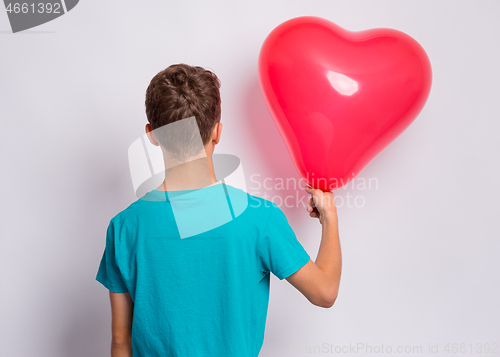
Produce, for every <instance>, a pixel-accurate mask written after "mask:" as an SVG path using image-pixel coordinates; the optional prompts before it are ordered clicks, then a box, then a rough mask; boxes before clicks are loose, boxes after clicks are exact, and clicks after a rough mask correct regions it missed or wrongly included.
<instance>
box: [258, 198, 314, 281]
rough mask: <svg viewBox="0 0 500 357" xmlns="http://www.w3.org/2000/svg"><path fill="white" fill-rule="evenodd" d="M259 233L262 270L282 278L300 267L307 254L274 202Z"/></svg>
mask: <svg viewBox="0 0 500 357" xmlns="http://www.w3.org/2000/svg"><path fill="white" fill-rule="evenodd" d="M271 206H272V207H271V213H270V214H269V218H268V219H267V223H266V225H265V228H264V230H263V232H262V233H261V235H260V236H259V243H258V247H259V258H260V262H261V268H262V271H263V272H272V273H273V274H274V275H276V277H278V279H280V280H283V279H285V278H287V277H289V276H290V275H292V274H293V273H295V272H296V271H297V270H299V269H300V268H302V267H303V266H304V265H305V264H306V263H307V262H308V261H309V260H310V257H309V254H307V252H306V251H305V249H304V247H302V245H301V244H300V242H299V241H298V240H297V237H296V236H295V232H294V231H293V229H292V227H290V224H289V223H288V220H287V218H286V216H285V214H284V213H283V212H282V211H281V209H280V208H279V207H278V206H277V205H276V204H275V203H272V205H271Z"/></svg>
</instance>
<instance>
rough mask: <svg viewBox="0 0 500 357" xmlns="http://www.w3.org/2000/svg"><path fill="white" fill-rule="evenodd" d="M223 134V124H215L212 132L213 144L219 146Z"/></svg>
mask: <svg viewBox="0 0 500 357" xmlns="http://www.w3.org/2000/svg"><path fill="white" fill-rule="evenodd" d="M221 132H222V123H215V126H214V130H213V131H212V142H213V143H214V145H217V144H218V143H219V141H220V135H221Z"/></svg>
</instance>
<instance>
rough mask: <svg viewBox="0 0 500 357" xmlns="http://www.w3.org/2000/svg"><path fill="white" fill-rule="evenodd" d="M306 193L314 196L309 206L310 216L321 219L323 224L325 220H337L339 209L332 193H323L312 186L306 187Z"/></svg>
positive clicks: (320, 221)
mask: <svg viewBox="0 0 500 357" xmlns="http://www.w3.org/2000/svg"><path fill="white" fill-rule="evenodd" d="M305 191H306V192H307V193H310V194H311V195H312V197H311V198H310V199H309V201H308V206H307V212H309V216H311V217H316V218H319V223H321V224H323V222H324V221H325V219H328V220H329V219H337V207H336V206H335V199H334V197H333V193H332V192H323V191H321V190H318V189H316V188H312V187H310V186H306V188H305Z"/></svg>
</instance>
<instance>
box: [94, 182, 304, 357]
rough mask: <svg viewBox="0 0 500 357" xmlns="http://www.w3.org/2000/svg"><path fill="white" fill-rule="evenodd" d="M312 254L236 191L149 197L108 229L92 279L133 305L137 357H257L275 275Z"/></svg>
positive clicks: (263, 206) (273, 214) (220, 187)
mask: <svg viewBox="0 0 500 357" xmlns="http://www.w3.org/2000/svg"><path fill="white" fill-rule="evenodd" d="M309 259H310V257H309V255H308V254H307V252H306V251H305V250H304V248H303V247H302V245H301V244H300V243H299V241H298V240H297V238H296V236H295V234H294V232H293V230H292V228H291V227H290V225H289V224H288V221H287V218H286V216H285V215H284V214H283V212H282V211H281V209H280V208H279V207H278V206H277V205H276V204H274V203H272V202H270V201H268V200H265V199H262V198H259V197H256V196H253V195H250V194H248V193H246V192H244V191H242V190H240V189H237V188H235V187H233V186H230V185H226V184H224V183H222V184H215V185H211V186H208V187H205V188H202V189H198V190H184V191H157V190H152V191H149V192H148V193H147V194H146V195H144V196H143V197H142V198H141V199H138V200H137V201H135V202H133V203H132V204H131V205H130V206H129V207H127V208H126V209H125V210H123V211H122V212H120V213H118V214H117V215H116V216H115V217H113V218H112V219H111V221H110V223H109V226H108V230H107V236H106V247H105V249H104V253H103V256H102V259H101V263H100V266H99V270H98V272H97V276H96V280H97V281H99V282H100V283H102V284H103V285H104V286H105V287H106V288H107V289H109V290H111V291H114V292H117V293H123V292H129V293H130V296H131V298H132V301H133V302H134V314H133V323H132V348H133V355H134V357H145V356H147V357H208V356H217V357H226V356H234V357H255V356H258V354H259V352H260V349H261V347H262V343H263V341H264V329H265V324H266V316H267V308H268V302H269V283H270V272H272V273H273V274H274V275H276V276H277V277H278V278H279V279H280V280H282V279H284V278H286V277H288V276H290V275H291V274H293V273H295V272H296V271H297V270H299V269H300V268H301V267H302V266H304V265H305V264H306V263H307V262H308V261H309Z"/></svg>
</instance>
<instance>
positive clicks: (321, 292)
mask: <svg viewBox="0 0 500 357" xmlns="http://www.w3.org/2000/svg"><path fill="white" fill-rule="evenodd" d="M305 190H306V191H307V192H308V193H310V194H312V197H311V199H309V205H308V207H307V211H308V212H309V215H310V216H311V217H316V218H319V221H320V223H321V225H322V234H321V243H320V247H319V251H318V256H317V257H316V262H313V261H312V260H310V261H309V262H307V263H306V264H305V265H304V266H303V267H302V268H300V269H299V270H298V271H297V272H295V273H294V274H292V275H290V276H289V277H288V278H286V279H287V280H288V282H289V283H290V284H292V285H293V286H294V287H295V288H297V289H298V290H299V291H300V292H301V293H302V294H303V295H304V296H305V297H306V298H307V299H308V300H309V301H310V302H311V303H312V304H314V305H316V306H320V307H324V308H329V307H332V306H333V304H334V303H335V300H336V299H337V295H338V290H339V285H340V275H341V270H342V256H341V250H340V240H339V232H338V218H337V209H336V207H335V200H334V197H333V193H332V192H322V191H321V190H318V189H314V188H312V187H306V189H305Z"/></svg>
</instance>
